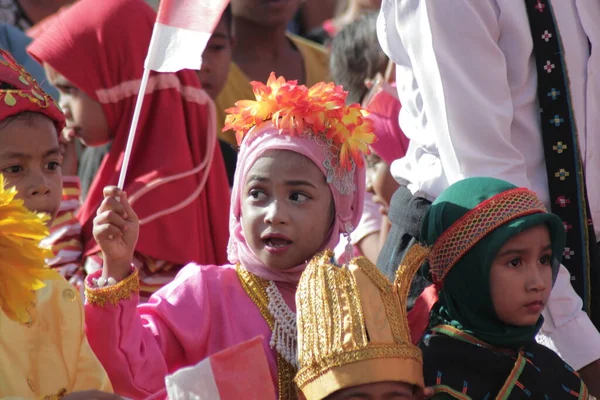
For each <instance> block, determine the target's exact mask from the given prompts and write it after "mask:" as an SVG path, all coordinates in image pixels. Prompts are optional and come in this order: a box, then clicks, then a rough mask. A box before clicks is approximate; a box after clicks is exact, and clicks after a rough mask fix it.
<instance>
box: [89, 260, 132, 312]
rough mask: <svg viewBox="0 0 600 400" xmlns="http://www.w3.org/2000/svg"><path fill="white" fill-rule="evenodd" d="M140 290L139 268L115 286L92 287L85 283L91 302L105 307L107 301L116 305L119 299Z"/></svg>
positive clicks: (125, 298) (129, 296)
mask: <svg viewBox="0 0 600 400" xmlns="http://www.w3.org/2000/svg"><path fill="white" fill-rule="evenodd" d="M139 291H140V279H139V276H138V271H137V269H135V268H134V271H133V273H131V275H129V276H128V277H127V278H125V279H123V280H122V281H121V282H119V283H117V284H116V285H114V286H105V287H102V288H90V287H89V286H88V285H87V283H86V285H85V297H86V299H87V301H88V302H89V303H90V304H93V305H96V306H100V307H104V306H106V304H107V303H109V304H112V305H113V306H116V305H117V304H118V303H119V301H121V300H127V299H129V298H131V294H132V293H138V292H139Z"/></svg>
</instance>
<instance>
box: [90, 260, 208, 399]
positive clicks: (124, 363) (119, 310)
mask: <svg viewBox="0 0 600 400" xmlns="http://www.w3.org/2000/svg"><path fill="white" fill-rule="evenodd" d="M100 276H101V271H98V272H96V273H94V274H91V275H89V276H88V277H87V278H86V297H87V302H86V305H85V317H86V332H87V335H88V340H89V343H90V345H91V348H92V349H93V350H94V352H95V353H96V355H97V356H98V359H99V360H100V362H101V363H102V365H103V366H104V368H105V369H106V372H107V373H108V376H109V378H110V380H111V383H112V385H113V388H114V390H115V392H116V393H119V394H120V395H122V396H126V397H131V398H146V397H147V396H149V395H151V394H153V393H156V392H158V391H160V390H162V389H163V388H164V385H165V382H164V376H166V375H167V374H169V373H172V372H174V371H175V370H176V369H178V368H180V367H182V366H185V365H186V360H187V355H188V354H186V350H189V348H186V346H185V344H186V343H187V342H186V339H188V341H193V343H194V344H195V345H196V346H195V348H194V352H197V353H198V354H200V353H202V352H203V349H202V346H203V343H206V340H204V339H205V338H207V337H208V332H209V325H210V324H209V321H210V315H208V313H209V309H208V307H207V306H206V304H205V303H204V301H205V300H206V299H205V297H204V296H203V294H204V293H206V291H205V287H204V281H203V280H202V277H201V275H200V274H199V273H198V268H197V267H196V266H189V267H186V268H184V269H183V270H181V272H180V273H179V274H178V275H177V278H176V279H175V280H174V281H173V282H172V283H171V284H169V285H167V286H165V287H164V288H163V289H161V290H160V291H158V292H157V293H155V294H154V295H153V296H152V297H151V298H150V300H149V302H148V303H144V304H141V305H139V306H138V302H139V280H138V276H137V273H136V272H134V273H132V274H131V275H129V276H128V277H126V278H125V279H124V280H122V281H121V282H119V283H118V284H117V285H115V286H108V287H103V288H97V287H96V286H95V285H94V283H93V282H94V281H93V280H94V278H96V279H97V278H99V277H100ZM189 312H193V313H194V315H196V316H197V318H201V319H202V321H206V323H194V322H192V323H190V318H189ZM196 321H197V320H196Z"/></svg>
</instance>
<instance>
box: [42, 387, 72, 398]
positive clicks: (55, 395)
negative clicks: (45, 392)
mask: <svg viewBox="0 0 600 400" xmlns="http://www.w3.org/2000/svg"><path fill="white" fill-rule="evenodd" d="M66 395H67V389H60V391H59V392H58V393H56V394H52V395H50V396H45V397H44V398H43V399H42V400H60V399H62V398H63V397H65V396H66Z"/></svg>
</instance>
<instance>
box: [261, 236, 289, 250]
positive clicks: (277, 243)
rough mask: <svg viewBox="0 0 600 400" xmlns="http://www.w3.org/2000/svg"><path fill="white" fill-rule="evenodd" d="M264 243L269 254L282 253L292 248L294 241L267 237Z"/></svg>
mask: <svg viewBox="0 0 600 400" xmlns="http://www.w3.org/2000/svg"><path fill="white" fill-rule="evenodd" d="M263 243H264V244H265V250H267V251H268V252H270V253H281V252H283V251H285V250H287V249H288V248H289V247H290V245H291V244H292V241H291V240H288V239H285V238H281V237H267V238H265V239H263Z"/></svg>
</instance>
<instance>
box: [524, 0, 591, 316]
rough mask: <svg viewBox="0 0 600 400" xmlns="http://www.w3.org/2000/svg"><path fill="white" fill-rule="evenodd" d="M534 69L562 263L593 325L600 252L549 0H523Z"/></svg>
mask: <svg viewBox="0 0 600 400" xmlns="http://www.w3.org/2000/svg"><path fill="white" fill-rule="evenodd" d="M525 3H526V5H527V13H528V16H529V23H530V26H531V34H532V38H533V50H534V53H535V59H536V66H537V73H538V99H539V103H540V116H541V126H542V138H543V147H544V157H545V160H546V172H547V176H548V188H549V191H550V199H551V207H552V212H553V213H554V214H557V215H558V216H559V217H560V218H562V220H563V224H564V226H565V230H566V232H567V244H566V247H565V250H564V253H563V264H564V265H565V267H567V269H568V270H569V273H570V274H571V284H572V285H573V288H574V289H575V291H576V292H577V294H578V295H579V296H581V298H582V300H583V307H584V309H585V310H586V311H587V312H588V314H589V315H590V318H591V319H592V322H594V324H595V325H596V327H598V326H599V324H600V300H599V299H597V298H596V297H597V294H596V291H597V290H598V289H597V288H599V287H600V276H599V275H598V271H596V270H595V269H596V268H597V267H594V262H593V261H594V259H595V258H596V257H597V256H596V253H597V251H598V249H597V244H596V237H595V234H594V226H593V224H592V220H591V217H590V209H589V204H588V198H587V191H586V187H585V177H584V171H583V163H582V158H581V153H580V150H579V139H578V129H577V126H576V124H575V119H574V117H573V112H572V109H571V99H570V97H571V96H570V87H569V81H568V78H567V70H566V64H565V61H564V48H563V45H562V41H561V38H560V32H559V31H558V29H557V27H556V22H555V19H554V15H553V12H552V5H551V4H550V2H549V1H548V0H527V1H526V2H525Z"/></svg>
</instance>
